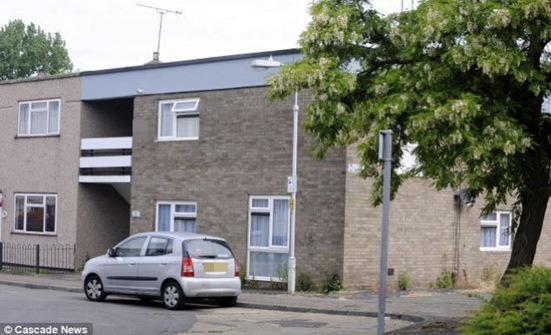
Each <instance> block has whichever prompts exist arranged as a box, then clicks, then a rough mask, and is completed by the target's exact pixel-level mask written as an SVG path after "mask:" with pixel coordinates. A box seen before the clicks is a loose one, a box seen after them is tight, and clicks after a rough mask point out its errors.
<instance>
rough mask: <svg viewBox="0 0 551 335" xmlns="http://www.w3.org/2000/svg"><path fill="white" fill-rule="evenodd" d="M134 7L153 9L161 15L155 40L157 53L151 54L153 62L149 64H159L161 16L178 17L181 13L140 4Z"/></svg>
mask: <svg viewBox="0 0 551 335" xmlns="http://www.w3.org/2000/svg"><path fill="white" fill-rule="evenodd" d="M136 5H138V6H141V7H146V8H151V9H155V10H156V11H157V13H159V14H161V20H160V23H159V38H158V39H157V51H156V52H154V53H153V61H151V62H150V63H159V62H160V61H159V53H160V51H161V32H162V30H163V16H164V15H165V14H167V13H172V14H178V15H180V14H182V12H179V11H176V10H170V9H165V8H159V7H152V6H147V5H142V4H139V3H138V4H136Z"/></svg>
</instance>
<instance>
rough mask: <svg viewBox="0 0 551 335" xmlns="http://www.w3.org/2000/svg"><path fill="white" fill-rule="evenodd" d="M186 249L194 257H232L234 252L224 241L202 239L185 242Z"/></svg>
mask: <svg viewBox="0 0 551 335" xmlns="http://www.w3.org/2000/svg"><path fill="white" fill-rule="evenodd" d="M184 250H186V251H187V253H188V255H189V256H190V257H192V258H209V259H230V258H233V253H232V251H231V249H230V247H229V246H228V244H227V243H226V242H224V241H219V240H210V239H200V240H189V241H185V242H184Z"/></svg>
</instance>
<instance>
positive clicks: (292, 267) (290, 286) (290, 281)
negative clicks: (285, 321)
mask: <svg viewBox="0 0 551 335" xmlns="http://www.w3.org/2000/svg"><path fill="white" fill-rule="evenodd" d="M297 156H298V90H296V91H295V104H294V105H293V170H292V178H293V182H294V184H295V185H294V188H293V192H292V193H291V203H292V205H291V228H290V231H289V239H290V242H289V278H287V291H288V292H289V293H290V294H294V293H295V278H296V270H297V264H296V259H295V226H296V214H297V189H298V180H297Z"/></svg>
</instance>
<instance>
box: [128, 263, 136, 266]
mask: <svg viewBox="0 0 551 335" xmlns="http://www.w3.org/2000/svg"><path fill="white" fill-rule="evenodd" d="M128 266H136V263H128Z"/></svg>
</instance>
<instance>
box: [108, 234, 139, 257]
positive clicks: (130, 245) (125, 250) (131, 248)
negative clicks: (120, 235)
mask: <svg viewBox="0 0 551 335" xmlns="http://www.w3.org/2000/svg"><path fill="white" fill-rule="evenodd" d="M145 239H146V237H145V236H144V237H137V238H135V239H132V240H130V241H128V242H125V243H124V244H121V245H120V246H119V247H118V248H117V249H116V251H115V254H116V255H117V257H128V256H139V255H140V251H141V250H142V246H143V244H144V242H145Z"/></svg>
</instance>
